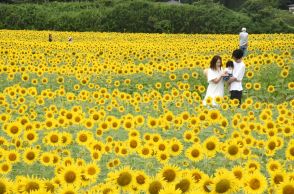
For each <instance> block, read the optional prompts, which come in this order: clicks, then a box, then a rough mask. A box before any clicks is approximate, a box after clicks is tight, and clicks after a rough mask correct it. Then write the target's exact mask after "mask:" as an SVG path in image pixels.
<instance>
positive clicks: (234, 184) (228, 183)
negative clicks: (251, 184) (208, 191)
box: [211, 170, 239, 193]
mask: <svg viewBox="0 0 294 194" xmlns="http://www.w3.org/2000/svg"><path fill="white" fill-rule="evenodd" d="M238 183H239V181H238V180H237V179H236V178H235V176H234V174H233V173H232V172H230V171H227V170H225V171H223V172H222V173H218V174H217V175H216V176H215V177H214V178H213V181H212V184H211V188H212V192H213V193H234V192H237V190H238V189H239V184H238Z"/></svg>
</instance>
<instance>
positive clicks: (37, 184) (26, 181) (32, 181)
mask: <svg viewBox="0 0 294 194" xmlns="http://www.w3.org/2000/svg"><path fill="white" fill-rule="evenodd" d="M16 181H17V188H18V191H19V192H20V193H25V194H29V193H31V192H33V191H39V190H41V189H44V186H43V182H42V181H41V180H39V179H38V178H30V177H23V176H20V177H17V179H16Z"/></svg>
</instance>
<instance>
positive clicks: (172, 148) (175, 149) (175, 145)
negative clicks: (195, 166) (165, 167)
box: [169, 138, 184, 156]
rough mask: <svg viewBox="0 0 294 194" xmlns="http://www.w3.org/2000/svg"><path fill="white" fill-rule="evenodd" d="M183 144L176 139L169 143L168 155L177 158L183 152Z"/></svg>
mask: <svg viewBox="0 0 294 194" xmlns="http://www.w3.org/2000/svg"><path fill="white" fill-rule="evenodd" d="M183 147H184V146H183V144H182V143H181V142H180V141H179V140H178V139H176V138H174V139H172V141H171V142H169V153H170V155H171V156H178V155H180V154H181V152H182V150H183Z"/></svg>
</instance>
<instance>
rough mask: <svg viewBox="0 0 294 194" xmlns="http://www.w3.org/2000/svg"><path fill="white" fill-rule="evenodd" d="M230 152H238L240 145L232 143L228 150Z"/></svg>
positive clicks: (233, 153) (232, 153)
mask: <svg viewBox="0 0 294 194" xmlns="http://www.w3.org/2000/svg"><path fill="white" fill-rule="evenodd" d="M228 152H229V154H230V155H232V156H234V155H236V154H237V153H238V147H237V146H235V145H231V146H230V147H229V150H228Z"/></svg>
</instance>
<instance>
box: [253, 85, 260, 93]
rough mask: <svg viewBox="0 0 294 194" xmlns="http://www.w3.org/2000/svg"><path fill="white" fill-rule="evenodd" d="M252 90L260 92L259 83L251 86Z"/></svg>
mask: <svg viewBox="0 0 294 194" xmlns="http://www.w3.org/2000/svg"><path fill="white" fill-rule="evenodd" d="M253 89H254V90H257V91H258V90H260V89H261V84H260V83H254V84H253Z"/></svg>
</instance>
